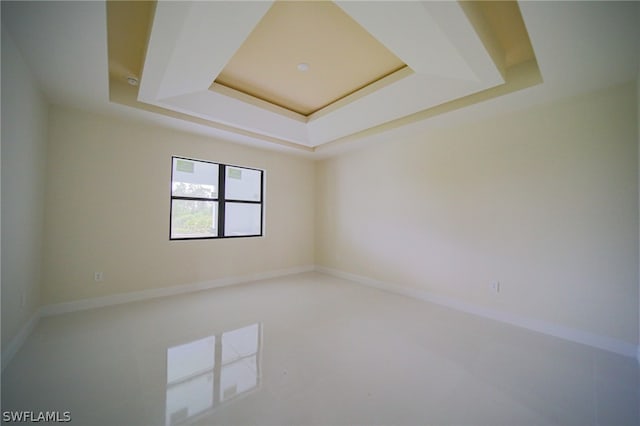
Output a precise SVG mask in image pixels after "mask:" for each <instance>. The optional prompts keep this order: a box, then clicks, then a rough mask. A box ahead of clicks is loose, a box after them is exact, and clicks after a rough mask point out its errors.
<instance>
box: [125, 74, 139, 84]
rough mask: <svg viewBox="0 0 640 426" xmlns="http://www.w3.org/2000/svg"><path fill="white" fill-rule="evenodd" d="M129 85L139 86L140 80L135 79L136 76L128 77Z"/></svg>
mask: <svg viewBox="0 0 640 426" xmlns="http://www.w3.org/2000/svg"><path fill="white" fill-rule="evenodd" d="M127 83H129V84H130V85H132V86H137V85H138V78H137V77H134V76H129V77H127Z"/></svg>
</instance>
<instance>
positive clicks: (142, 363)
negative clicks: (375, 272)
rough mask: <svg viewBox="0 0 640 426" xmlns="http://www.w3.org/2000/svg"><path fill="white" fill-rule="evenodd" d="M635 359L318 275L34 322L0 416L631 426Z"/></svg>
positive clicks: (635, 415)
mask: <svg viewBox="0 0 640 426" xmlns="http://www.w3.org/2000/svg"><path fill="white" fill-rule="evenodd" d="M639 383H640V378H639V368H638V364H637V361H636V360H634V359H632V358H624V357H621V356H618V355H614V354H611V353H608V352H604V351H600V350H597V349H593V348H590V347H586V346H583V345H579V344H574V343H570V342H566V341H562V340H559V339H555V338H552V337H548V336H544V335H541V334H537V333H533V332H529V331H526V330H522V329H518V328H515V327H511V326H508V325H505V324H501V323H497V322H494V321H490V320H486V319H481V318H477V317H474V316H471V315H467V314H464V313H461V312H457V311H453V310H450V309H446V308H443V307H440V306H436V305H432V304H428V303H425V302H421V301H418V300H413V299H408V298H404V297H400V296H396V295H393V294H388V293H384V292H381V291H378V290H374V289H370V288H366V287H362V286H360V285H357V284H353V283H350V282H348V281H344V280H340V279H337V278H333V277H329V276H326V275H322V274H318V273H309V274H302V275H297V276H290V277H286V278H279V279H272V280H265V281H260V282H255V283H251V284H244V285H237V286H233V287H228V288H222V289H217V290H211V291H205V292H199V293H193V294H189V295H182V296H176V297H171V298H164V299H156V300H152V301H147V302H138V303H130V304H126V305H119V306H113V307H107V308H100V309H93V310H89V311H83V312H77V313H72V314H65V315H58V316H54V317H49V318H46V319H43V320H42V321H41V323H40V324H39V325H38V327H37V328H36V330H35V331H34V333H33V334H32V335H31V336H30V338H29V339H28V340H27V342H26V343H25V345H24V346H23V348H22V349H21V350H20V352H19V353H18V354H17V355H16V357H15V358H14V360H13V361H12V362H11V363H10V364H9V365H8V367H7V368H6V369H5V370H4V372H3V374H2V409H3V410H28V411H34V412H37V411H48V410H58V411H60V412H65V411H70V412H71V418H72V424H78V425H90V426H92V425H131V426H136V425H166V426H168V425H283V424H287V425H353V424H360V425H391V424H393V425H425V424H429V425H523V426H526V425H552V424H553V425H581V426H583V425H638V424H640V413H639V410H640V409H639V407H640V404H639V403H638V402H639V397H640V393H639Z"/></svg>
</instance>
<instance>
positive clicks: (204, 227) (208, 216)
mask: <svg viewBox="0 0 640 426" xmlns="http://www.w3.org/2000/svg"><path fill="white" fill-rule="evenodd" d="M217 227H218V202H217V201H194V200H172V201H171V238H198V237H217V236H218V229H217Z"/></svg>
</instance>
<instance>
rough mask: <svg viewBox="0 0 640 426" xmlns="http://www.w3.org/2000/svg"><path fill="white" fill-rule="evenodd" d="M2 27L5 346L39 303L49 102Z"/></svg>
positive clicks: (3, 320) (3, 294) (3, 319)
mask: <svg viewBox="0 0 640 426" xmlns="http://www.w3.org/2000/svg"><path fill="white" fill-rule="evenodd" d="M36 87H37V86H36V83H35V81H34V79H33V77H32V76H31V72H30V71H29V69H28V68H27V66H26V64H25V62H24V59H23V58H22V55H21V54H20V53H19V51H18V49H17V48H16V46H15V44H14V42H13V40H12V39H11V38H10V37H9V35H8V34H7V33H6V32H5V30H4V28H3V30H2V178H1V180H2V349H3V350H4V349H5V348H6V347H7V343H8V342H9V341H10V340H11V339H12V338H13V337H15V336H16V334H17V333H18V331H19V330H20V329H21V328H22V326H24V325H25V324H26V323H27V321H28V319H29V318H30V317H31V316H32V315H33V314H34V313H35V312H36V309H37V308H38V304H39V292H40V290H39V289H40V278H41V275H40V271H41V269H40V267H41V263H42V262H41V260H42V241H43V218H44V215H43V207H44V178H45V175H44V169H45V157H46V141H47V104H46V102H45V100H44V98H43V96H42V94H41V93H40V92H39V90H38V89H37V88H36Z"/></svg>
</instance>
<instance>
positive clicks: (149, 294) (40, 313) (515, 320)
mask: <svg viewBox="0 0 640 426" xmlns="http://www.w3.org/2000/svg"><path fill="white" fill-rule="evenodd" d="M314 270H315V271H318V272H322V273H325V274H328V275H333V276H335V277H339V278H342V279H346V280H349V281H353V282H356V283H359V284H363V285H366V286H369V287H374V288H377V289H380V290H384V291H388V292H391V293H395V294H400V295H403V296H407V297H412V298H415V299H420V300H424V301H426V302H431V303H436V304H438V305H442V306H446V307H449V308H452V309H457V310H459V311H463V312H467V313H470V314H474V315H478V316H481V317H485V318H490V319H493V320H497V321H501V322H504V323H507V324H511V325H515V326H518V327H522V328H526V329H529V330H533V331H537V332H539V333H543V334H547V335H551V336H555V337H559V338H561V339H565V340H569V341H572V342H577V343H582V344H585V345H588V346H593V347H596V348H599V349H603V350H606V351H609V352H614V353H617V354H620V355H624V356H629V357H635V358H637V360H638V362H639V363H640V345H637V346H636V345H633V344H631V343H627V342H624V341H621V340H617V339H613V338H610V337H606V336H601V335H597V334H594V333H589V332H585V331H582V330H578V329H574V328H570V327H565V326H561V325H557V324H552V323H549V322H545V321H539V320H534V319H530V318H524V317H520V316H517V315H513V314H508V313H504V312H499V311H495V310H492V309H488V308H483V307H479V306H475V305H471V304H468V303H465V302H461V301H459V300H456V299H453V298H448V297H443V296H438V295H434V294H432V293H429V292H427V291H424V290H418V289H409V288H402V287H398V286H395V285H391V284H388V283H384V282H382V281H378V280H374V279H371V278H368V277H363V276H360V275H356V274H351V273H348V272H344V271H339V270H336V269H331V268H326V267H323V266H312V265H309V266H299V267H293V268H287V269H280V270H275V271H267V272H260V273H256V274H249V275H242V276H236V277H228V278H220V279H216V280H210V281H202V282H198V283H193V284H186V285H181V286H173V287H165V288H156V289H150V290H142V291H136V292H131V293H121V294H116V295H112V296H104V297H96V298H91V299H84V300H77V301H73V302H64V303H57V304H53V305H47V306H43V307H41V308H40V309H38V310H37V311H36V312H34V314H33V315H32V316H31V317H30V318H29V320H28V321H27V323H26V324H25V325H24V326H23V327H22V328H21V329H20V332H18V334H17V335H16V336H15V337H14V338H13V339H11V341H10V342H9V344H8V345H7V347H6V349H4V350H3V351H2V370H4V368H5V367H6V366H7V365H8V364H9V362H10V361H11V359H12V358H13V357H14V356H15V354H16V353H17V352H18V350H19V349H20V347H21V346H22V345H23V344H24V342H25V341H26V340H27V338H28V337H29V335H30V334H31V333H32V332H33V330H34V329H35V327H36V325H37V324H38V321H39V320H40V318H42V317H45V316H50V315H57V314H63V313H69V312H75V311H82V310H86V309H92V308H99V307H104V306H111V305H118V304H122V303H129V302H136V301H141V300H150V299H155V298H159V297H166V296H174V295H178V294H184V293H191V292H196V291H202V290H209V289H213V288H218V287H226V286H230V285H235V284H242V283H248V282H252V281H258V280H265V279H270V278H277V277H283V276H287V275H294V274H300V273H304V272H310V271H314Z"/></svg>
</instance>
